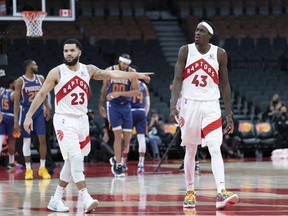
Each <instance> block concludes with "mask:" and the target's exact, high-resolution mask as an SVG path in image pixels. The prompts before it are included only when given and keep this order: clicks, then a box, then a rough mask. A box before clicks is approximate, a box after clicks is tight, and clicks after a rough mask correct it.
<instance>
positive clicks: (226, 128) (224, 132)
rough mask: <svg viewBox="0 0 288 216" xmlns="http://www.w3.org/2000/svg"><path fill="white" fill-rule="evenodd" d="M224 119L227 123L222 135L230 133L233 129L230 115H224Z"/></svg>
mask: <svg viewBox="0 0 288 216" xmlns="http://www.w3.org/2000/svg"><path fill="white" fill-rule="evenodd" d="M226 121H227V125H226V127H225V128H224V131H223V135H225V134H232V133H233V131H234V122H233V118H232V116H230V115H227V116H226Z"/></svg>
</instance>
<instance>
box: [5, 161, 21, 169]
mask: <svg viewBox="0 0 288 216" xmlns="http://www.w3.org/2000/svg"><path fill="white" fill-rule="evenodd" d="M22 167H23V165H22V164H19V163H18V162H17V161H14V162H13V163H9V164H8V165H7V169H9V170H14V169H18V168H19V169H21V168H22Z"/></svg>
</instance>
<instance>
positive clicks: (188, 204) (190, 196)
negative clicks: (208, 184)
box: [183, 190, 196, 208]
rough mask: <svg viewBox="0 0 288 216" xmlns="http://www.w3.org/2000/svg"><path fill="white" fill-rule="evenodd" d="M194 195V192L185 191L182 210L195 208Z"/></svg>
mask: <svg viewBox="0 0 288 216" xmlns="http://www.w3.org/2000/svg"><path fill="white" fill-rule="evenodd" d="M195 195H196V193H195V192H194V190H192V191H187V192H186V196H185V199H184V202H183V207H184V208H195V204H196V196H195Z"/></svg>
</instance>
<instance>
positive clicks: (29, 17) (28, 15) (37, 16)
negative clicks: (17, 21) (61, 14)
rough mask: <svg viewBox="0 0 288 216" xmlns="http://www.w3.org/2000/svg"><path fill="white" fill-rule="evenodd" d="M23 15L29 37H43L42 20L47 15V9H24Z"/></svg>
mask: <svg viewBox="0 0 288 216" xmlns="http://www.w3.org/2000/svg"><path fill="white" fill-rule="evenodd" d="M21 15H22V17H23V19H24V21H25V23H26V27H27V33H26V36H27V37H41V36H42V35H43V32H42V22H43V20H44V19H45V17H46V16H47V12H45V11H22V12H21Z"/></svg>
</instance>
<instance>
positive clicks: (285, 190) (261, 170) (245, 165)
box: [0, 158, 288, 216]
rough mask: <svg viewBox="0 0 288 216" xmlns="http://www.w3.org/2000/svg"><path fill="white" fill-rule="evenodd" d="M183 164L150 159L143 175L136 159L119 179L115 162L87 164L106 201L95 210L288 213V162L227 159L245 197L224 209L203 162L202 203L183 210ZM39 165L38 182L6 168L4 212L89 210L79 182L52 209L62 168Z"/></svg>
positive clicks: (1, 182)
mask: <svg viewBox="0 0 288 216" xmlns="http://www.w3.org/2000/svg"><path fill="white" fill-rule="evenodd" d="M180 163H181V161H180V160H174V161H172V160H169V161H165V163H164V164H163V165H162V166H161V168H160V170H159V171H158V172H154V171H155V167H157V163H156V162H154V163H153V162H152V161H146V169H145V171H146V172H147V173H146V174H144V175H137V173H136V165H137V162H136V161H131V162H129V163H128V167H129V171H128V175H127V176H126V177H125V178H114V177H113V176H112V174H111V171H110V168H111V166H110V164H109V163H86V164H85V174H86V177H87V185H88V190H89V191H90V193H91V195H92V196H93V197H94V198H97V199H98V200H99V202H100V206H99V208H97V209H96V211H95V212H93V213H92V214H89V215H125V216H130V215H131V216H132V215H138V216H146V215H181V216H182V215H183V216H184V215H185V216H195V215H217V216H220V215H231V216H236V215H254V216H256V215H288V169H287V168H288V161H285V160H280V161H276V162H274V161H273V162H272V161H270V159H269V158H268V159H266V160H261V161H256V160H255V159H250V160H247V159H246V160H243V159H236V160H229V161H226V162H225V171H226V187H227V189H228V190H230V191H233V192H235V193H237V194H238V195H239V198H240V202H239V203H238V204H237V205H235V206H232V207H229V208H227V209H225V210H222V211H216V209H215V200H216V199H215V195H216V194H215V193H216V189H215V183H214V179H213V175H212V172H211V166H210V161H201V162H200V167H201V171H200V174H199V175H196V177H195V181H196V191H197V205H196V208H195V209H190V210H183V208H182V202H183V199H184V194H185V183H184V176H183V171H182V172H181V171H178V167H179V165H180ZM61 165H62V164H61V163H59V166H61ZM38 166H39V164H34V165H33V169H34V180H32V181H24V180H23V178H24V170H21V169H20V170H15V171H8V170H6V168H4V167H1V168H0V215H24V216H26V215H27V216H28V215H33V216H38V215H39V216H42V215H49V216H52V215H53V216H65V215H85V214H84V210H83V204H82V202H81V198H79V199H78V193H77V189H76V187H75V185H74V184H70V185H69V186H68V188H67V191H66V194H65V200H66V203H67V205H68V206H69V207H70V212H69V213H54V212H51V211H49V210H48V209H47V208H46V206H47V204H48V202H49V199H50V196H51V195H53V193H54V190H55V187H56V185H57V183H58V180H57V177H58V174H59V171H60V168H56V169H55V174H54V175H53V178H52V179H51V180H42V179H39V177H38V176H37V172H36V171H37V169H38ZM87 215H88V214H87Z"/></svg>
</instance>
